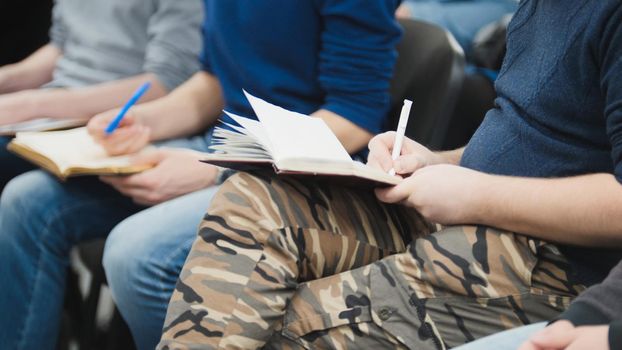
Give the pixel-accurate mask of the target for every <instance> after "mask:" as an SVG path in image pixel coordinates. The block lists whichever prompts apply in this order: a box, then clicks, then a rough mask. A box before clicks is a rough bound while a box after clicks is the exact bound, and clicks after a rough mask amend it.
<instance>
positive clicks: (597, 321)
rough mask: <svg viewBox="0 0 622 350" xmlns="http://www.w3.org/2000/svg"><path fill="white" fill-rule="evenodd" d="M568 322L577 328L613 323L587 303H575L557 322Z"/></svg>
mask: <svg viewBox="0 0 622 350" xmlns="http://www.w3.org/2000/svg"><path fill="white" fill-rule="evenodd" d="M559 320H568V321H570V322H572V324H573V325H575V326H576V327H579V326H590V325H606V324H609V322H611V320H610V319H609V318H608V317H607V315H605V314H603V313H602V312H601V311H600V310H598V309H597V308H595V307H594V306H592V305H590V304H588V303H585V302H581V301H579V302H575V303H573V304H572V305H570V308H568V310H566V312H564V313H563V314H561V315H560V316H559V317H558V318H557V319H556V320H555V321H559ZM621 349H622V348H621Z"/></svg>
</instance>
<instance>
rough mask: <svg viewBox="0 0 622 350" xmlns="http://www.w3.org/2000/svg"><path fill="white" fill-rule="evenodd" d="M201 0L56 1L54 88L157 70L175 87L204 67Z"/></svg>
mask: <svg viewBox="0 0 622 350" xmlns="http://www.w3.org/2000/svg"><path fill="white" fill-rule="evenodd" d="M203 19H204V9H203V1H202V0H56V1H55V5H54V14H53V24H52V29H51V32H50V37H51V42H52V44H53V45H55V46H57V47H58V48H60V49H61V50H62V52H63V56H62V58H61V59H60V60H59V61H58V63H57V65H56V70H55V71H54V79H53V81H52V82H51V83H50V84H49V86H54V87H80V86H86V85H92V84H98V83H103V82H107V81H112V80H118V79H123V78H128V77H130V76H134V75H138V74H142V73H153V74H155V75H156V76H157V77H158V78H159V80H160V82H161V83H162V84H163V85H164V86H165V87H166V88H167V89H168V90H169V91H170V90H172V89H174V88H175V87H177V86H178V85H180V84H181V83H183V82H184V81H186V80H187V79H188V78H189V77H190V76H191V75H192V74H194V73H195V72H197V71H198V70H199V68H200V65H199V55H200V53H201V50H202V37H201V26H202V23H203Z"/></svg>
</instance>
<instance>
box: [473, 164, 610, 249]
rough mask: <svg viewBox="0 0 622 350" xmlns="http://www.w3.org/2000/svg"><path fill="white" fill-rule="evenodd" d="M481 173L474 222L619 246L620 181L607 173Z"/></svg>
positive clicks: (569, 241) (553, 238)
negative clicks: (544, 175)
mask: <svg viewBox="0 0 622 350" xmlns="http://www.w3.org/2000/svg"><path fill="white" fill-rule="evenodd" d="M482 176H483V178H482V180H481V181H480V184H481V185H480V186H479V188H478V189H477V190H476V191H474V203H472V204H473V206H472V213H471V219H472V220H470V221H472V222H473V223H478V224H484V225H488V226H493V227H498V228H501V229H506V230H509V231H513V232H520V233H523V234H527V235H531V236H534V237H537V238H540V239H543V240H546V241H550V242H558V243H563V244H573V245H580V246H590V247H622V209H621V208H622V185H620V183H619V182H618V181H617V180H616V179H615V178H614V177H613V176H612V175H609V174H594V175H586V176H579V177H572V178H562V179H529V178H518V177H505V176H493V175H482Z"/></svg>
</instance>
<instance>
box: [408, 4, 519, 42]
mask: <svg viewBox="0 0 622 350" xmlns="http://www.w3.org/2000/svg"><path fill="white" fill-rule="evenodd" d="M405 3H407V4H408V6H409V8H410V11H411V13H412V17H413V18H415V19H419V20H422V21H426V22H430V23H434V24H436V25H438V26H440V27H443V28H445V29H447V30H448V31H450V32H451V33H452V34H453V35H454V37H455V38H456V40H458V43H460V46H462V48H463V49H464V51H465V52H466V53H467V54H468V53H469V52H470V51H471V43H472V42H473V39H474V38H475V35H476V34H477V32H478V31H479V30H480V29H481V28H483V27H484V26H486V25H487V24H490V23H492V22H495V21H497V20H499V19H500V18H501V17H503V16H504V15H506V14H508V13H514V12H515V11H516V8H517V7H518V1H517V0H471V1H464V0H455V1H452V0H406V1H405Z"/></svg>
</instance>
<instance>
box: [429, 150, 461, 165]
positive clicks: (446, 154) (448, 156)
mask: <svg viewBox="0 0 622 350" xmlns="http://www.w3.org/2000/svg"><path fill="white" fill-rule="evenodd" d="M464 149H465V147H462V148H459V149H456V150H453V151H441V152H434V154H436V155H437V156H439V157H440V159H441V162H442V163H445V164H452V165H460V160H461V159H462V154H463V153H464Z"/></svg>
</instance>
